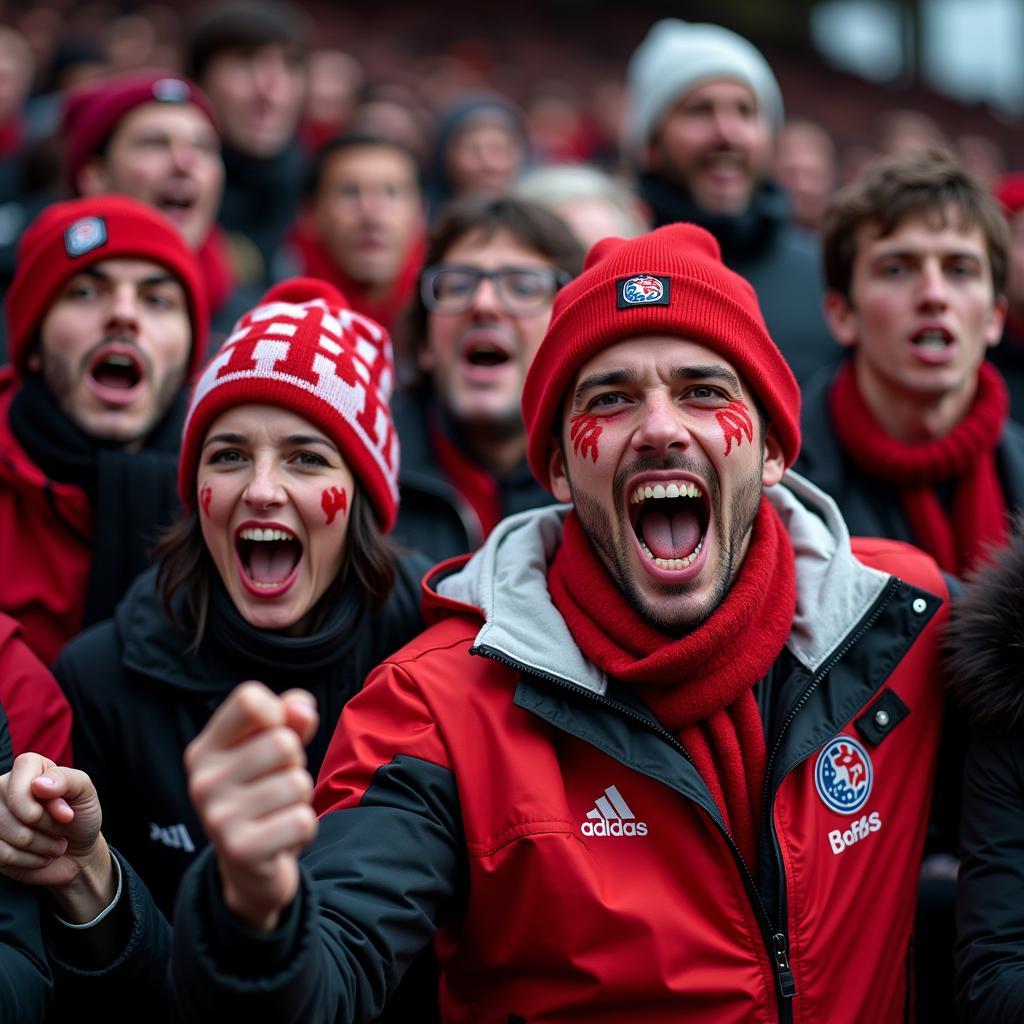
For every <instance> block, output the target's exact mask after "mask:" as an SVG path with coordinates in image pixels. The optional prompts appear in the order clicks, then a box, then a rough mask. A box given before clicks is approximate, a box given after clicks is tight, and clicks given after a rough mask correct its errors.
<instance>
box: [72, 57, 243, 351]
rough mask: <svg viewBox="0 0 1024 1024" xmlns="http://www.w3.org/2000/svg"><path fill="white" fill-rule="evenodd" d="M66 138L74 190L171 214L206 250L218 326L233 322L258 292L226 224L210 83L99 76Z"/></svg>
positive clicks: (85, 90)
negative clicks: (244, 284)
mask: <svg viewBox="0 0 1024 1024" xmlns="http://www.w3.org/2000/svg"><path fill="white" fill-rule="evenodd" d="M62 137H63V140H64V165H65V173H66V175H67V181H68V185H69V187H70V189H71V192H72V194H73V195H82V196H95V195H102V194H104V193H109V192H119V193H123V194H124V195H129V196H132V197H133V198H134V199H138V200H139V201H140V202H143V203H147V204H148V205H150V206H152V207H153V208H154V209H155V210H157V211H159V212H160V213H161V214H163V216H164V217H166V218H167V219H168V220H169V221H170V222H171V223H172V224H174V225H175V227H177V228H178V230H179V231H180V232H181V233H182V235H183V236H184V238H185V241H186V242H187V243H188V246H189V248H190V249H192V250H193V252H195V253H196V255H197V256H198V258H199V266H200V268H201V270H202V275H203V283H204V285H205V286H206V292H207V297H208V300H209V307H210V316H211V318H212V319H213V322H214V325H215V327H216V328H217V329H218V330H219V331H223V332H228V331H230V330H231V327H232V326H233V325H234V322H235V321H236V320H237V319H238V317H239V316H241V314H242V313H243V312H245V311H246V310H247V309H248V308H249V307H250V306H251V305H253V304H254V302H255V298H256V297H255V296H254V295H251V294H249V292H248V289H240V288H239V287H238V286H237V283H236V280H235V277H236V275H235V270H234V266H233V261H232V255H231V251H230V248H229V244H228V238H227V236H226V235H225V233H224V231H222V230H221V228H220V227H218V225H217V211H218V209H219V208H220V202H221V195H222V193H223V191H224V162H223V160H222V159H221V142H220V134H219V132H218V129H217V120H216V117H215V116H214V113H213V108H212V107H211V106H210V101H209V100H208V99H207V98H206V96H205V95H204V94H203V92H202V90H200V89H199V87H198V86H197V85H195V84H194V83H192V82H190V81H189V80H188V79H186V78H182V77H180V76H178V75H173V74H169V73H167V72H160V71H134V72H131V73H129V74H125V75H118V76H116V77H114V78H108V79H104V80H102V81H100V82H93V83H89V84H88V85H86V86H83V87H82V88H80V89H76V90H74V91H73V92H72V93H70V95H69V96H68V98H67V102H66V104H65V109H64V118H63V124H62Z"/></svg>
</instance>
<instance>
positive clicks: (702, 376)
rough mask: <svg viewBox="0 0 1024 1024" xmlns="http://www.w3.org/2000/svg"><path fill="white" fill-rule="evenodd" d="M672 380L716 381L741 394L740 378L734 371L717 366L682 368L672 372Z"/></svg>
mask: <svg viewBox="0 0 1024 1024" xmlns="http://www.w3.org/2000/svg"><path fill="white" fill-rule="evenodd" d="M672 380H673V381H675V382H677V383H680V382H685V381H692V380H701V381H704V380H716V381H718V382H719V383H721V384H726V385H728V387H729V388H730V389H731V390H733V391H736V392H739V390H740V379H739V377H737V376H736V374H735V373H733V372H732V370H727V369H726V368H725V367H724V366H719V365H717V364H713V365H711V366H680V367H678V368H677V369H675V370H673V371H672Z"/></svg>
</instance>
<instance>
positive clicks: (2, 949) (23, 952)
mask: <svg viewBox="0 0 1024 1024" xmlns="http://www.w3.org/2000/svg"><path fill="white" fill-rule="evenodd" d="M13 760H14V755H13V749H12V747H11V730H10V728H9V726H8V723H7V715H5V714H4V709H3V708H2V707H0V774H5V773H6V772H9V771H10V770H11V763H12V761H13ZM36 900H37V894H36V890H34V889H29V888H27V887H26V886H23V885H19V884H18V883H17V882H12V881H11V880H10V879H8V878H4V877H3V876H2V875H0V1020H2V1021H11V1022H15V1021H17V1024H33V1022H35V1021H41V1020H42V1019H43V1015H44V1013H45V1012H46V1006H47V1003H49V1001H50V993H51V991H52V989H53V981H52V978H51V975H50V967H49V964H48V963H47V959H46V953H45V952H44V950H43V935H42V929H41V927H40V919H39V905H38V903H37V902H36Z"/></svg>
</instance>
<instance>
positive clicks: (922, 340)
mask: <svg viewBox="0 0 1024 1024" xmlns="http://www.w3.org/2000/svg"><path fill="white" fill-rule="evenodd" d="M910 343H911V344H912V345H913V346H914V347H915V348H919V349H925V350H931V351H933V352H943V351H945V350H946V349H947V348H948V347H949V346H950V345H952V344H953V334H952V332H951V331H947V330H946V329H945V328H944V327H928V328H926V329H925V330H923V331H918V332H917V333H916V334H914V335H913V336H912V337H911V339H910Z"/></svg>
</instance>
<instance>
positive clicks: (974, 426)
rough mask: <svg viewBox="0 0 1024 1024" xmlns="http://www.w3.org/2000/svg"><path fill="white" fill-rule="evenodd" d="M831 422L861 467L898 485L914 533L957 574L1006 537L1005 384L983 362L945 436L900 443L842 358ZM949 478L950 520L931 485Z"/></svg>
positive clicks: (832, 392) (832, 393) (832, 396)
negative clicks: (1002, 468)
mask: <svg viewBox="0 0 1024 1024" xmlns="http://www.w3.org/2000/svg"><path fill="white" fill-rule="evenodd" d="M829 411H830V413H831V416H832V424H833V426H834V427H835V431H836V435H837V437H838V438H839V443H840V445H842V447H843V450H844V451H845V452H846V453H847V455H849V456H850V458H851V459H852V460H853V461H854V462H855V463H856V464H857V465H858V466H859V467H860V469H861V470H862V471H863V472H865V473H867V474H868V475H869V476H872V477H874V478H876V479H878V480H884V481H886V482H887V483H891V484H892V485H893V486H894V487H897V488H899V493H900V499H901V501H902V503H903V511H904V513H905V514H906V517H907V520H908V522H909V523H910V529H911V532H912V533H913V536H914V540H915V542H916V543H917V544H918V546H919V547H922V548H924V550H925V551H927V552H928V553H929V554H930V555H931V556H932V557H933V558H934V559H935V561H936V562H938V563H939V565H940V566H941V567H942V568H943V569H945V570H946V571H947V572H951V573H953V574H954V575H957V576H963V575H964V574H965V573H966V572H967V570H968V569H970V568H971V567H973V566H974V565H976V564H977V563H978V562H979V561H982V560H984V558H985V555H986V551H987V549H988V548H989V547H990V546H1001V545H1003V544H1005V543H1006V542H1007V539H1008V535H1007V523H1008V511H1007V508H1006V499H1005V497H1004V495H1003V489H1002V486H1001V485H1000V483H999V474H998V473H997V471H996V446H997V445H998V444H999V439H1000V438H1001V437H1002V436H1003V430H1004V428H1005V426H1006V419H1007V416H1008V414H1009V398H1008V396H1007V391H1006V384H1005V383H1004V381H1003V378H1002V377H1001V376H1000V375H999V371H998V370H996V369H995V367H994V366H992V365H991V364H990V363H987V362H985V363H982V364H981V366H980V367H979V368H978V393H977V394H976V395H975V397H974V402H973V403H972V404H971V407H970V409H968V410H967V415H966V416H964V418H963V419H962V420H961V421H960V422H959V423H958V424H957V425H956V426H955V427H954V428H953V430H952V431H951V432H950V433H949V434H947V435H946V436H945V437H940V438H939V439H938V440H936V441H927V442H925V443H923V444H905V443H904V442H902V441H897V440H895V439H894V438H891V437H890V436H889V435H888V434H886V433H885V431H884V430H883V429H882V428H881V426H879V424H878V421H877V420H876V419H875V417H874V416H873V415H872V413H871V410H870V409H869V408H868V406H867V403H866V402H865V401H864V399H863V397H862V396H861V393H860V391H859V389H858V388H857V381H856V378H855V376H854V372H853V364H852V363H847V364H846V365H844V366H843V367H842V369H841V370H840V371H839V373H838V374H837V375H836V379H835V382H834V383H833V385H832V388H831V390H830V392H829ZM947 482H948V483H952V484H953V485H954V490H953V507H952V522H951V521H950V517H949V514H948V513H947V511H946V510H945V509H944V508H943V505H942V502H941V501H940V500H939V496H938V494H937V493H936V491H935V485H936V484H942V483H947Z"/></svg>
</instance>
